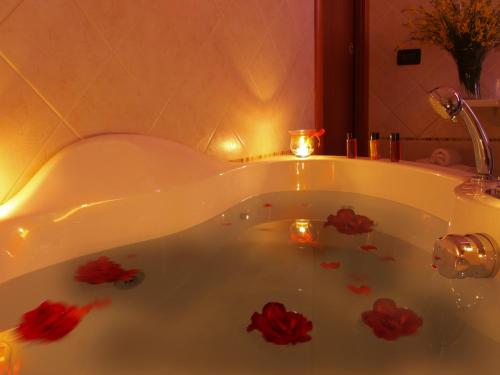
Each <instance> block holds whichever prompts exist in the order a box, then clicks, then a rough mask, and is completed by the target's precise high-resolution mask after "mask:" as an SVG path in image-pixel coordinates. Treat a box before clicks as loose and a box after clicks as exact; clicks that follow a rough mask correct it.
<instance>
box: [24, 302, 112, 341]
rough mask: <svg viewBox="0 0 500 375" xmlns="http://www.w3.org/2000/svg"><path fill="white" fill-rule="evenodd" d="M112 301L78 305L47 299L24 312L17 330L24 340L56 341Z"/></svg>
mask: <svg viewBox="0 0 500 375" xmlns="http://www.w3.org/2000/svg"><path fill="white" fill-rule="evenodd" d="M110 302H111V301H110V300H98V301H95V302H92V303H89V304H88V305H85V306H82V307H77V306H68V305H66V304H64V303H54V302H50V301H45V302H43V303H42V304H41V305H40V306H38V307H37V308H36V309H34V310H31V311H28V312H26V313H24V314H23V316H22V321H21V324H20V325H19V326H18V327H17V328H16V331H17V334H18V335H19V337H20V338H21V339H22V340H28V341H31V340H41V341H56V340H59V339H61V338H63V337H64V336H66V335H67V334H68V333H70V332H71V331H72V330H73V329H75V327H76V326H77V325H78V324H79V323H80V321H81V320H82V318H83V317H84V316H85V315H87V314H88V313H89V312H90V311H91V310H92V309H94V308H100V307H104V306H107V305H108V304H109V303H110Z"/></svg>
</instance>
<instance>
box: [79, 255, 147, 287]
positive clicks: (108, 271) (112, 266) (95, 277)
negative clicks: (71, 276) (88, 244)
mask: <svg viewBox="0 0 500 375" xmlns="http://www.w3.org/2000/svg"><path fill="white" fill-rule="evenodd" d="M138 272H139V270H135V269H132V270H124V269H123V268H122V267H121V266H120V265H119V264H118V263H115V262H113V261H111V260H110V259H109V258H108V257H106V256H102V257H99V258H98V259H97V260H93V261H90V262H88V263H87V264H84V265H83V266H80V267H78V269H77V270H76V274H75V280H77V281H81V282H84V283H89V284H102V283H112V282H115V281H119V280H123V281H126V280H130V279H131V278H132V277H134V276H135V275H136V274H137V273H138Z"/></svg>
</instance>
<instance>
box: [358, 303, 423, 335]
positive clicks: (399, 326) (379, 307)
mask: <svg viewBox="0 0 500 375" xmlns="http://www.w3.org/2000/svg"><path fill="white" fill-rule="evenodd" d="M361 318H362V319H363V322H364V323H365V324H366V325H368V326H370V327H371V328H372V330H373V333H374V334H375V336H377V337H379V338H381V339H385V340H389V341H393V340H396V339H397V338H398V337H399V336H408V335H411V334H413V333H415V332H417V330H418V329H419V328H420V327H421V326H422V324H423V321H422V318H421V317H419V316H418V315H417V314H415V313H414V312H413V311H411V310H409V309H404V308H401V307H397V306H396V303H395V302H394V301H393V300H392V299H389V298H380V299H378V300H376V301H375V303H374V304H373V310H370V311H365V312H364V313H362V314H361Z"/></svg>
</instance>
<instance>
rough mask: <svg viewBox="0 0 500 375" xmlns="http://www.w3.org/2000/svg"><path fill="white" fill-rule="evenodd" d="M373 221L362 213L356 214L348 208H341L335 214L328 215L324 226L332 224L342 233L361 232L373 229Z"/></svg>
mask: <svg viewBox="0 0 500 375" xmlns="http://www.w3.org/2000/svg"><path fill="white" fill-rule="evenodd" d="M373 224H374V223H373V221H371V220H370V219H369V218H367V217H366V216H363V215H357V214H356V213H355V212H354V210H352V209H350V208H341V209H340V210H338V211H337V214H336V215H329V216H328V218H327V219H326V223H325V224H324V226H325V227H327V226H329V225H333V226H334V227H335V228H336V229H337V231H338V232H340V233H344V234H361V233H368V232H371V231H372V230H373Z"/></svg>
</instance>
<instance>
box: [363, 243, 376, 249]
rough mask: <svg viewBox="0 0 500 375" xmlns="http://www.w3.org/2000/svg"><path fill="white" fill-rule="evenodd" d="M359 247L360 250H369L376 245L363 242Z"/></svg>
mask: <svg viewBox="0 0 500 375" xmlns="http://www.w3.org/2000/svg"><path fill="white" fill-rule="evenodd" d="M360 249H361V250H364V251H371V250H377V246H375V245H371V244H368V243H367V244H364V245H361V246H360Z"/></svg>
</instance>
